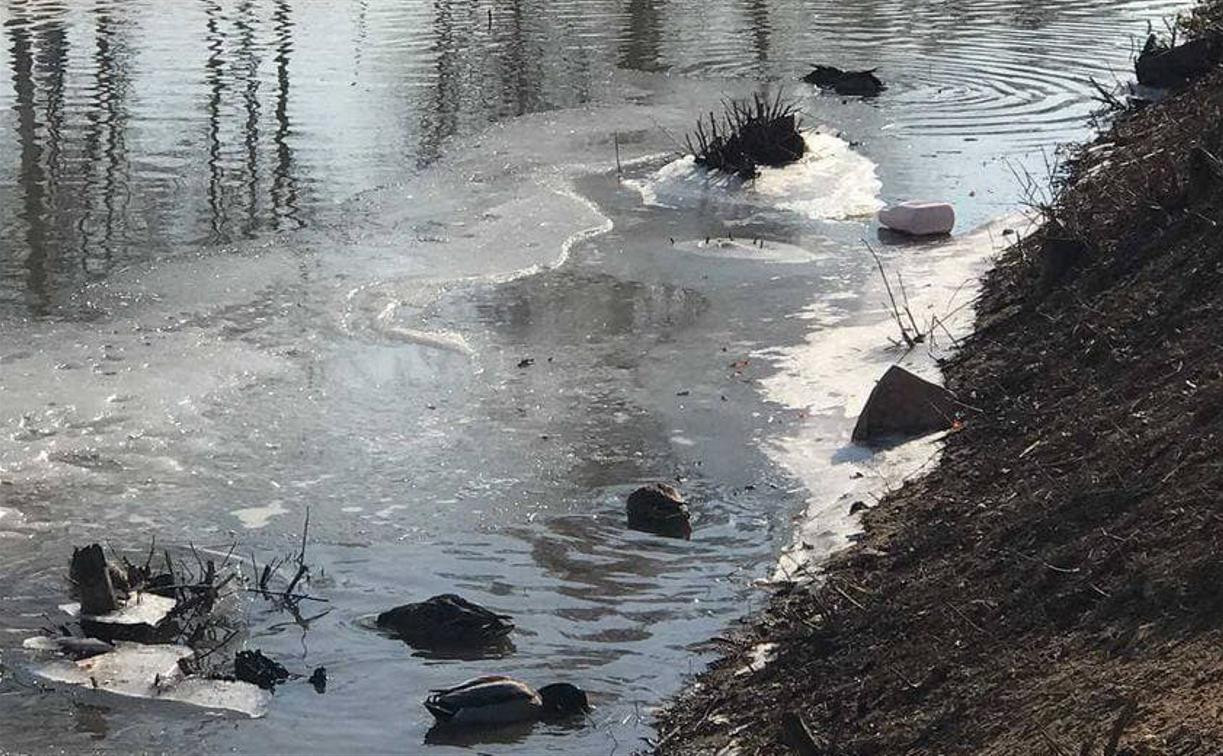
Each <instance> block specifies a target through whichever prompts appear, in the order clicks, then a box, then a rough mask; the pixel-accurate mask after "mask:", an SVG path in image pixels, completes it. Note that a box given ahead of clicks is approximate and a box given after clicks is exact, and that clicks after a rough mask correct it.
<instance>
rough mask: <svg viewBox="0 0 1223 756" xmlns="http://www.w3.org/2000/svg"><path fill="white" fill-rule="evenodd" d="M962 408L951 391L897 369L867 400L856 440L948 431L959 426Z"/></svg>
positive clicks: (860, 418)
mask: <svg viewBox="0 0 1223 756" xmlns="http://www.w3.org/2000/svg"><path fill="white" fill-rule="evenodd" d="M958 406H959V405H958V402H957V401H956V398H955V395H954V394H952V393H951V392H950V391H948V390H947V389H945V388H943V387H942V386H939V385H937V384H934V383H931V382H929V381H927V380H923V379H921V378H918V377H917V376H916V375H913V374H912V373H910V372H909V371H907V370H905V369H904V368H902V367H899V366H896V365H893V366H892V367H890V368H888V371H887V372H886V373H884V374H883V377H882V378H880V379H879V382H878V383H877V384H875V388H874V389H873V390H872V391H871V395H870V398H868V399H867V400H866V406H865V407H863V409H862V414H861V415H859V416H858V422H857V424H856V425H855V426H854V433H853V440H854V441H855V442H858V443H871V442H878V441H882V440H886V439H888V438H889V437H897V436H921V435H925V434H927V433H934V432H935V431H940V430H946V429H948V428H950V427H951V426H952V424H953V423H954V422H955V413H956V408H957V407H958Z"/></svg>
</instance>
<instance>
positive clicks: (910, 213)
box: [879, 202, 955, 236]
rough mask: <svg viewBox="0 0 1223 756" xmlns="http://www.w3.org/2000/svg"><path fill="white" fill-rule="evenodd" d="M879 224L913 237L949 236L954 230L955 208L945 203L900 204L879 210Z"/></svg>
mask: <svg viewBox="0 0 1223 756" xmlns="http://www.w3.org/2000/svg"><path fill="white" fill-rule="evenodd" d="M879 222H880V223H882V224H883V225H885V226H887V227H888V228H890V229H892V230H894V231H900V232H902V233H906V234H912V235H913V236H932V235H935V234H949V233H951V229H953V228H955V208H953V207H952V206H951V205H948V204H947V203H946V202H902V203H900V204H899V205H889V206H888V207H885V208H883V209H882V210H880V211H879Z"/></svg>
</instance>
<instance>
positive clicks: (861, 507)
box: [849, 500, 870, 515]
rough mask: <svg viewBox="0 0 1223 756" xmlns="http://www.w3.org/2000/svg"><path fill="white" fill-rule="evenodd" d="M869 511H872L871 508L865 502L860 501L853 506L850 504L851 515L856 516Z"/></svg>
mask: <svg viewBox="0 0 1223 756" xmlns="http://www.w3.org/2000/svg"><path fill="white" fill-rule="evenodd" d="M867 509H870V507H868V506H867V505H866V502H865V501H860V500H859V501H855V502H854V503H853V504H850V505H849V513H850V514H851V515H856V514H858V513H859V512H862V511H864V510H867Z"/></svg>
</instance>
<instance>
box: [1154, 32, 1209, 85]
mask: <svg viewBox="0 0 1223 756" xmlns="http://www.w3.org/2000/svg"><path fill="white" fill-rule="evenodd" d="M1221 59H1223V44H1221V39H1220V37H1218V36H1210V37H1204V38H1202V39H1195V40H1191V41H1189V42H1186V43H1185V44H1183V45H1177V46H1176V47H1168V46H1167V45H1165V44H1163V43H1162V42H1160V41H1159V40H1158V39H1157V38H1156V37H1155V35H1154V34H1152V35H1151V36H1150V37H1148V38H1147V43H1146V46H1145V47H1143V49H1142V53H1141V54H1140V55H1139V56H1138V60H1137V61H1135V63H1134V70H1135V73H1137V74H1138V83H1139V84H1144V85H1146V86H1148V87H1160V88H1172V87H1179V86H1181V85H1183V84H1186V83H1188V82H1190V81H1193V80H1194V79H1197V78H1199V77H1201V76H1203V75H1205V74H1206V73H1208V72H1209V71H1210V70H1211V69H1213V68H1214V67H1215V66H1216V65H1218V63H1219V61H1220V60H1221Z"/></svg>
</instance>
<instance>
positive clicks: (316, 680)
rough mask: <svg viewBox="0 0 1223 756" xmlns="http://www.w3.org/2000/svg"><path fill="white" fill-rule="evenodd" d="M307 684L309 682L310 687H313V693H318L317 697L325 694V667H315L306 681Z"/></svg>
mask: <svg viewBox="0 0 1223 756" xmlns="http://www.w3.org/2000/svg"><path fill="white" fill-rule="evenodd" d="M307 682H309V683H310V684H311V685H313V686H314V692H315V693H318V694H319V695H322V694H324V693H326V692H327V668H326V667H315V669H314V671H313V672H311V673H310V679H309V680H307Z"/></svg>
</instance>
